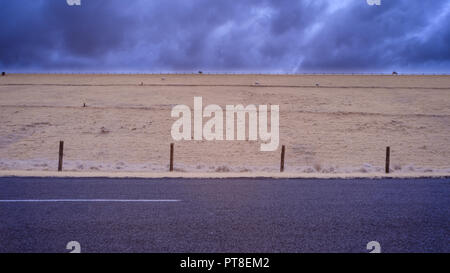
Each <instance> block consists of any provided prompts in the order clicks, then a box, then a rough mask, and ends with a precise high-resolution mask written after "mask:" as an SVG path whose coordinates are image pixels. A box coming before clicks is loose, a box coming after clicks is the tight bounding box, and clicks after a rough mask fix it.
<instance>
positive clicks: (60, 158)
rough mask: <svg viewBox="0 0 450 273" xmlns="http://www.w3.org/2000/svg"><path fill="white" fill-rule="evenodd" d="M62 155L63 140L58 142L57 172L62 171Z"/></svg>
mask: <svg viewBox="0 0 450 273" xmlns="http://www.w3.org/2000/svg"><path fill="white" fill-rule="evenodd" d="M63 155H64V141H62V140H61V141H60V142H59V160H58V172H61V171H62V166H63Z"/></svg>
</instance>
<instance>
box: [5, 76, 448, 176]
mask: <svg viewBox="0 0 450 273" xmlns="http://www.w3.org/2000/svg"><path fill="white" fill-rule="evenodd" d="M194 96H202V97H203V105H204V106H205V105H207V104H218V105H220V106H222V108H225V105H227V104H234V105H236V104H243V105H248V104H255V105H258V104H278V105H280V147H279V149H278V150H277V151H274V152H261V151H260V149H259V148H260V143H259V142H258V141H256V142H255V141H212V142H211V141H194V140H193V141H181V142H176V143H175V170H176V171H184V172H260V171H265V172H277V171H279V160H280V148H281V144H284V145H286V172H294V173H295V172H298V173H354V172H378V171H380V172H381V171H382V170H383V168H384V167H383V166H384V157H385V147H386V146H390V147H391V154H392V155H391V162H392V164H391V167H392V169H393V171H394V172H447V173H450V76H403V75H399V76H391V75H375V76H369V75H367V76H362V75H205V74H204V75H179V74H166V75H78V74H77V75H31V74H27V75H22V74H11V75H6V76H3V77H0V170H55V169H56V168H57V157H58V142H59V140H64V142H65V150H64V152H65V155H64V169H65V170H73V171H107V172H111V171H114V172H119V171H120V172H123V171H142V172H144V171H145V172H161V171H166V170H167V169H168V163H169V162H168V161H169V145H170V143H171V142H173V140H172V138H171V134H170V129H171V126H172V124H173V122H174V121H175V119H174V118H171V116H170V112H171V109H172V107H173V106H175V105H177V104H186V105H189V106H190V107H191V108H193V98H194ZM83 104H85V105H86V107H83Z"/></svg>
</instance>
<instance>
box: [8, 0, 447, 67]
mask: <svg viewBox="0 0 450 273" xmlns="http://www.w3.org/2000/svg"><path fill="white" fill-rule="evenodd" d="M381 2H382V3H381V6H369V5H368V4H367V3H366V0H272V1H271V0H266V1H256V0H255V1H253V0H248V1H243V0H189V1H187V0H81V3H82V5H81V6H69V5H67V3H66V0H0V70H2V71H15V72H35V71H42V72H195V71H198V70H202V71H204V72H261V73H266V72H269V73H303V72H326V73H330V72H345V73H351V72H386V73H389V72H392V71H394V70H395V71H398V72H401V73H450V46H449V45H450V27H449V26H450V1H448V0H381Z"/></svg>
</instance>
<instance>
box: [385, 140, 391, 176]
mask: <svg viewBox="0 0 450 273" xmlns="http://www.w3.org/2000/svg"><path fill="white" fill-rule="evenodd" d="M390 157H391V147H389V146H388V147H386V173H389V163H390V162H389V161H390Z"/></svg>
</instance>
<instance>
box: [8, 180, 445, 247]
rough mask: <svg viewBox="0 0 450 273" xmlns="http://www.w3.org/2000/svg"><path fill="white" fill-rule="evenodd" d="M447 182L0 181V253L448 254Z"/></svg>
mask: <svg viewBox="0 0 450 273" xmlns="http://www.w3.org/2000/svg"><path fill="white" fill-rule="evenodd" d="M449 193H450V179H386V180H370V179H353V180H339V179H336V180H316V179H108V178H0V252H69V250H66V244H67V243H68V242H69V241H77V242H79V243H80V245H81V252H296V253H297V252H368V250H366V245H367V243H368V242H370V241H377V242H379V243H380V245H381V251H382V252H450V244H449V233H450V228H449V227H450V225H449V220H450V214H449V207H450V194H449Z"/></svg>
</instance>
